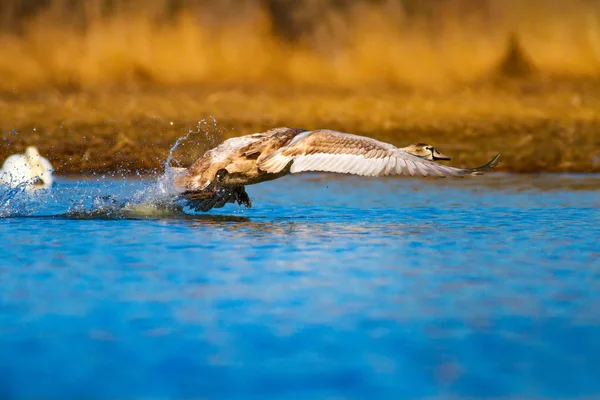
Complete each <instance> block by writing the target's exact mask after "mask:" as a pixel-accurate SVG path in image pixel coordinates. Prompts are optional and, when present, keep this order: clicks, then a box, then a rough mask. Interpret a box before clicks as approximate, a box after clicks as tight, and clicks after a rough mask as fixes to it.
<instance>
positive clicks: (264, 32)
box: [0, 0, 600, 91]
mask: <svg viewBox="0 0 600 400" xmlns="http://www.w3.org/2000/svg"><path fill="white" fill-rule="evenodd" d="M269 1H270V3H277V1H275V0H263V1H242V0H240V1H231V0H229V1H225V3H223V2H219V1H200V0H191V1H187V2H185V3H184V4H187V6H185V7H181V8H180V9H178V10H176V11H172V10H171V8H172V7H173V4H172V3H173V2H172V1H166V0H163V1H158V0H154V1H148V0H129V1H125V0H113V1H111V2H110V3H109V2H108V1H106V0H86V1H82V2H79V3H77V2H76V3H77V4H79V6H78V8H72V7H71V8H70V7H68V6H67V5H66V3H68V2H66V1H63V0H50V7H48V8H44V9H41V10H40V11H38V12H37V13H33V14H32V15H31V16H29V17H27V18H25V17H21V18H17V20H18V23H14V22H13V23H12V24H13V25H15V27H14V28H13V29H12V30H11V29H8V30H3V31H1V33H0V77H1V78H2V79H0V90H5V91H21V90H38V89H40V88H45V87H76V88H86V89H90V88H99V87H105V86H106V85H112V86H122V85H124V84H126V85H144V84H153V85H157V84H160V85H183V84H204V83H208V84H214V83H254V84H257V83H260V84H267V83H268V84H273V83H282V82H283V83H294V84H308V85H312V86H319V87H346V88H348V87H350V88H355V87H365V86H390V85H393V86H401V87H406V86H408V87H428V88H430V87H436V88H439V87H449V86H456V85H461V84H464V83H473V82H479V81H481V80H482V79H485V78H487V77H489V76H490V75H493V74H494V73H495V71H496V70H497V67H498V64H499V63H500V62H501V61H502V60H503V58H504V57H505V55H506V51H507V43H508V40H509V37H511V35H513V34H514V35H516V37H518V40H519V42H520V45H521V47H522V50H523V56H524V57H525V58H526V60H527V62H529V63H530V64H531V66H532V69H533V70H535V71H536V72H537V73H539V74H541V75H549V76H554V75H562V76H565V75H566V76H586V77H590V76H594V77H595V76H598V75H599V73H600V2H598V1H595V0H571V1H568V2H566V1H559V0H487V1H484V0H481V1H479V2H477V1H475V2H474V1H473V0H445V1H439V0H438V1H431V0H430V1H424V0H421V1H416V0H387V1H383V2H377V3H373V2H361V1H355V2H346V4H347V5H346V6H345V7H343V8H341V9H340V8H339V7H338V8H335V7H328V6H326V5H324V4H328V3H327V2H324V1H310V0H305V1H303V2H299V3H298V4H300V3H301V4H303V6H302V7H299V6H296V7H293V8H294V10H295V11H289V12H287V14H286V13H285V12H284V13H283V14H285V15H288V14H289V15H288V17H290V18H292V19H293V21H296V22H290V23H289V25H290V26H292V27H293V29H292V28H289V29H288V30H294V31H298V32H296V33H295V34H294V38H293V40H290V39H289V38H287V37H285V33H286V28H284V29H282V28H281V27H280V25H282V23H281V21H280V19H281V18H282V17H281V15H277V13H274V12H272V11H270V10H269V9H267V8H266V7H265V4H269ZM281 1H282V0H279V3H281ZM24 2H27V0H5V2H3V3H4V8H5V10H4V13H3V15H4V17H3V20H4V22H5V25H6V24H8V23H9V22H11V21H13V20H14V19H15V18H11V13H10V10H9V9H7V7H9V6H10V4H13V7H12V8H11V9H15V8H16V5H18V4H21V3H24ZM288 3H289V4H290V6H289V7H288V8H290V9H291V8H292V7H291V4H294V1H289V2H288ZM108 4H112V6H110V7H109V6H108ZM107 7H109V8H108V9H109V10H110V12H107V11H106V10H105V9H106V8H107ZM411 7H412V8H416V9H417V11H418V10H421V12H420V13H418V12H416V11H412V12H411V11H410V10H411V9H412V8H411ZM419 7H420V8H419ZM0 10H1V9H0ZM13 14H14V11H13ZM294 18H295V19H294ZM284 25H285V24H284ZM277 27H279V28H277ZM276 28H277V29H276Z"/></svg>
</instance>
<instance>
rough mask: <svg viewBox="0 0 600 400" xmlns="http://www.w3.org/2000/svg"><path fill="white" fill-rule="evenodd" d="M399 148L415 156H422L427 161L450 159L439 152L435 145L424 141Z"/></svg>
mask: <svg viewBox="0 0 600 400" xmlns="http://www.w3.org/2000/svg"><path fill="white" fill-rule="evenodd" d="M400 150H402V151H404V152H406V153H409V154H411V155H413V156H415V157H419V158H423V159H425V160H429V161H440V160H445V161H448V160H450V157H448V156H446V155H444V154H442V153H440V152H439V151H437V149H436V148H435V147H433V146H432V145H429V144H426V143H415V144H411V145H410V146H407V147H404V148H402V149H400Z"/></svg>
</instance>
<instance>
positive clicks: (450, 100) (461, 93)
mask: <svg viewBox="0 0 600 400" xmlns="http://www.w3.org/2000/svg"><path fill="white" fill-rule="evenodd" d="M286 89H289V88H286V87H275V88H271V87H267V88H265V87H259V86H255V87H253V86H244V87H241V86H235V85H230V86H227V85H213V86H202V87H188V88H160V87H158V88H146V89H138V90H106V91H98V92H85V91H76V92H60V91H57V90H53V91H44V92H38V93H28V94H20V95H15V94H6V93H0V129H1V130H0V132H1V136H2V139H3V143H5V144H6V145H5V146H0V160H4V159H5V158H6V157H7V156H8V155H10V154H14V153H16V152H21V151H23V150H24V148H25V147H26V146H28V145H35V146H37V147H38V148H39V150H40V152H41V153H42V155H44V156H45V157H47V158H48V159H50V161H51V162H52V164H53V165H54V166H55V168H56V170H57V174H58V175H74V174H77V175H78V174H90V173H95V174H99V173H115V172H116V173H118V174H120V175H134V174H137V173H147V172H150V171H160V170H161V169H162V165H163V163H164V161H165V160H166V159H167V157H168V154H169V150H170V148H171V147H172V146H173V145H174V144H175V142H176V141H177V139H178V138H181V137H183V136H185V135H186V134H188V133H189V132H190V131H191V132H193V134H190V138H189V140H187V141H184V142H183V143H182V145H181V146H180V147H179V148H178V149H177V151H176V152H175V154H174V156H175V159H177V160H179V161H180V162H181V164H182V165H183V166H186V165H189V164H191V163H192V162H193V161H194V160H195V159H196V158H197V157H199V156H200V155H201V154H202V153H203V152H204V151H205V150H207V149H208V148H210V147H212V146H214V145H216V144H218V143H219V142H220V141H222V140H223V139H226V138H230V137H233V136H239V135H245V134H250V133H254V132H260V131H263V130H267V129H270V128H274V127H277V126H291V127H302V128H305V129H311V130H312V129H319V128H329V129H334V130H339V131H343V132H349V133H354V134H359V135H366V136H371V137H373V138H375V139H378V140H382V141H386V142H389V143H392V144H394V145H397V146H406V145H408V144H410V143H416V142H426V143H429V144H431V145H433V146H435V147H436V148H438V149H439V150H440V151H441V152H442V153H445V154H448V155H449V156H450V157H452V161H450V163H449V165H452V166H456V167H473V166H477V165H481V164H484V163H485V162H487V161H488V160H489V159H491V158H492V157H493V156H494V155H495V154H497V153H501V157H502V163H501V164H500V165H499V166H498V167H497V168H496V171H501V172H512V173H539V172H562V173H564V172H567V173H594V172H600V83H599V82H596V81H590V82H585V81H584V82H567V83H561V84H557V83H555V82H545V81H539V82H535V83H531V82H523V83H519V82H517V83H510V82H509V83H508V84H505V85H502V86H501V85H494V86H491V85H487V86H480V87H470V88H465V89H461V90H456V91H452V92H442V91H440V92H432V91H428V92H424V91H400V90H393V89H386V90H381V89H380V90H372V91H369V90H324V89H318V88H316V89H314V88H313V89H311V88H292V89H290V90H286Z"/></svg>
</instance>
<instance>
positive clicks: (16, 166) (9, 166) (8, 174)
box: [0, 146, 54, 191]
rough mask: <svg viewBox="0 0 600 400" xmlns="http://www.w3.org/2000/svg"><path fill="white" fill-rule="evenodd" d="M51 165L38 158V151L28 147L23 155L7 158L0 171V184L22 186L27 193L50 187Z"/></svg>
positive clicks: (52, 179) (51, 178)
mask: <svg viewBox="0 0 600 400" xmlns="http://www.w3.org/2000/svg"><path fill="white" fill-rule="evenodd" d="M53 182H54V178H53V177H52V165H51V164H50V161H48V160H47V159H45V158H44V157H42V156H40V153H39V152H38V149H37V148H35V147H34V146H30V147H28V148H27V149H26V150H25V154H13V155H12V156H9V157H8V158H7V159H6V160H5V161H4V164H3V165H2V169H1V170H0V184H3V185H8V186H11V187H17V186H20V185H24V186H25V188H26V189H27V190H29V191H32V190H37V189H43V188H48V187H50V186H52V183H53Z"/></svg>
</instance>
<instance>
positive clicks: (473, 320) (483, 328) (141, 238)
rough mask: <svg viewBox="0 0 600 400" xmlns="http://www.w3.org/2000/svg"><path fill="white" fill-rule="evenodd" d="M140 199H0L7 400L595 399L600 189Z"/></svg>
mask: <svg viewBox="0 0 600 400" xmlns="http://www.w3.org/2000/svg"><path fill="white" fill-rule="evenodd" d="M151 186H152V182H151V181H149V180H140V179H138V180H118V179H112V180H111V179H98V178H94V179H59V180H58V183H57V185H56V186H55V187H54V188H53V189H52V191H51V192H50V193H46V194H38V195H35V196H33V197H31V196H28V197H27V198H24V197H23V196H25V194H23V193H21V194H20V195H19V196H13V195H11V194H9V195H6V194H5V195H4V197H3V195H2V194H0V215H3V218H0V237H1V247H0V285H1V290H0V398H2V399H33V398H35V399H41V398H44V399H83V398H86V399H107V398H120V399H126V398H144V399H194V398H206V399H213V398H227V399H250V398H273V399H287V398H290V399H291V398H294V399H317V398H318V399H323V398H331V399H400V398H490V397H509V398H519V399H522V398H574V397H589V398H595V397H596V396H600V379H599V377H600V209H599V206H600V176H597V175H579V176H576V175H540V176H512V175H503V174H497V175H494V174H491V175H486V176H483V177H476V178H473V179H456V180H452V179H445V180H441V179H431V180H427V179H401V178H400V179H393V178H390V179H378V180H377V179H368V178H359V177H351V176H333V175H317V174H315V175H310V174H308V175H304V176H293V177H286V178H284V179H280V180H278V181H274V182H269V183H265V184H261V185H256V186H251V187H248V193H249V195H250V196H251V198H252V200H253V203H254V207H253V208H252V209H249V210H243V209H240V208H238V207H236V206H232V205H229V206H227V207H225V208H223V209H220V210H215V211H212V212H210V213H208V214H203V215H191V214H189V213H183V212H181V211H178V210H163V211H161V210H160V207H157V210H154V211H152V207H151V209H150V211H148V210H147V209H142V210H141V211H140V210H138V211H137V212H135V213H133V212H128V213H125V212H122V211H120V207H122V204H123V202H124V201H126V200H127V199H130V200H131V199H134V198H135V195H134V194H135V193H136V192H139V191H140V190H148V188H149V187H151ZM115 199H116V200H115ZM113 203H114V204H113Z"/></svg>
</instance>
